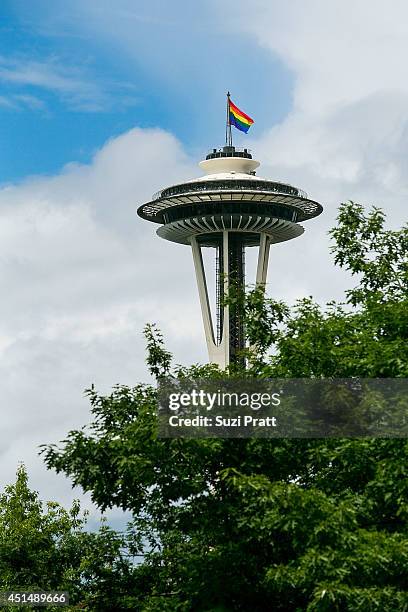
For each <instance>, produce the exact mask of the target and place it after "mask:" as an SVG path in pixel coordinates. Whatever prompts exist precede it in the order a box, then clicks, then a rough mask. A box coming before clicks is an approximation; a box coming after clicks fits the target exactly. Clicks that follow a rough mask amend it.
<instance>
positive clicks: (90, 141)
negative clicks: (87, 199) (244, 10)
mask: <svg viewBox="0 0 408 612" xmlns="http://www.w3.org/2000/svg"><path fill="white" fill-rule="evenodd" d="M112 6H113V5H112ZM98 8H99V9H100V10H99V11H98ZM109 13H111V15H112V9H111V8H109V3H106V2H104V1H102V2H87V1H86V0H84V2H76V1H75V0H73V1H72V2H68V3H66V2H61V1H60V0H54V1H53V2H48V1H45V2H43V1H42V0H36V2H35V3H32V2H24V1H21V2H20V1H14V2H13V1H6V2H3V3H2V7H1V9H0V16H1V22H0V88H1V89H0V132H1V141H0V167H1V176H0V182H1V183H7V182H10V181H16V180H19V179H22V178H23V177H25V176H27V175H32V174H50V173H54V172H56V171H57V170H58V169H59V168H60V167H61V166H63V165H64V164H66V163H68V162H72V161H75V162H89V160H90V159H91V157H92V155H93V154H94V152H95V150H96V149H98V148H100V147H101V146H102V145H103V143H104V142H105V141H106V140H108V139H109V138H112V137H115V136H117V135H118V134H120V133H122V132H125V131H127V130H129V129H130V128H132V127H134V126H140V127H143V128H146V127H161V128H163V129H165V130H169V131H171V132H172V133H173V134H175V135H176V136H177V137H178V138H179V139H180V140H181V142H182V143H183V144H184V146H185V148H186V150H187V151H189V152H192V153H194V154H195V155H196V156H197V157H201V155H202V154H203V153H204V152H205V151H206V150H207V149H209V148H211V147H212V146H219V145H221V144H222V140H223V135H224V121H225V92H226V90H227V89H230V91H231V93H232V96H233V98H232V99H233V100H234V101H235V102H236V103H237V104H238V105H239V106H240V107H241V108H243V109H244V110H245V111H246V112H247V113H248V114H250V115H251V116H252V117H254V119H255V125H254V126H253V128H252V135H254V136H256V135H257V134H258V135H259V134H260V133H261V131H262V126H266V125H268V126H271V125H274V124H275V123H278V122H279V121H281V120H282V119H283V117H284V116H285V115H286V114H287V113H288V111H289V109H290V107H291V96H292V78H291V74H290V71H289V70H288V69H287V67H285V66H284V65H283V64H282V63H281V62H280V61H279V60H278V59H277V58H276V57H274V56H273V55H271V53H270V52H269V51H267V50H266V49H262V48H260V47H259V45H257V44H256V43H255V41H254V40H253V39H251V37H249V36H248V35H245V34H243V33H242V34H241V35H239V36H237V33H236V32H235V31H234V30H233V29H229V28H228V27H225V26H226V25H227V26H228V23H224V20H223V19H222V18H221V17H220V15H219V13H218V12H217V11H216V10H214V5H213V4H212V3H211V2H209V3H191V2H184V1H182V2H177V3H169V2H165V1H163V2H159V1H157V0H155V1H153V2H146V3H144V2H143V3H135V2H129V3H127V2H125V3H123V10H122V12H121V11H120V10H119V8H118V9H117V10H114V11H113V18H114V19H116V20H117V21H118V27H119V28H120V29H121V34H120V35H119V36H117V37H115V36H113V34H115V23H113V24H112V26H113V27H112V29H113V33H112V31H111V30H110V27H109V23H110V20H109ZM105 19H106V21H105ZM226 19H228V17H226ZM236 138H237V142H238V143H243V142H245V136H241V134H239V133H237V134H236Z"/></svg>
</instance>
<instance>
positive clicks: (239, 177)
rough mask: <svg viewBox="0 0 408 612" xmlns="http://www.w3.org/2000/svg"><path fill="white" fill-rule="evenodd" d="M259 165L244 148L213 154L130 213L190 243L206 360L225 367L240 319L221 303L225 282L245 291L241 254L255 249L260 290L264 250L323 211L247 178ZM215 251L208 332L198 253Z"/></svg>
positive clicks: (276, 186) (235, 350) (272, 184)
mask: <svg viewBox="0 0 408 612" xmlns="http://www.w3.org/2000/svg"><path fill="white" fill-rule="evenodd" d="M258 166H259V162H257V161H255V160H253V159H252V155H251V154H250V153H249V152H248V150H247V149H243V150H240V149H237V148H235V147H233V146H225V147H223V148H222V149H213V150H212V151H211V153H209V154H208V155H207V157H206V159H205V160H203V161H202V162H200V167H201V168H202V170H203V171H204V172H205V175H204V176H202V177H200V178H197V179H193V180H191V181H188V182H186V183H182V184H179V185H173V186H172V187H167V188H165V189H162V190H161V191H159V192H158V193H157V194H155V195H154V196H153V199H152V200H151V201H150V202H147V203H146V204H143V205H142V206H140V207H139V209H138V211H137V212H138V214H139V216H140V217H142V218H143V219H146V220H148V221H153V222H155V223H160V224H161V225H160V227H159V229H158V230H157V234H158V235H159V236H160V237H161V238H165V239H166V240H170V241H172V242H178V243H182V244H186V245H190V246H191V249H192V253H193V260H194V267H195V272H196V277H197V285H198V292H199V297H200V304H201V311H202V316H203V323H204V331H205V337H206V341H207V347H208V355H209V359H210V362H212V363H216V364H218V365H219V366H220V367H221V368H225V367H226V366H228V365H229V364H230V363H233V362H237V361H239V360H242V357H241V356H240V353H241V352H242V349H243V348H244V346H245V340H244V328H243V320H242V313H241V312H240V311H239V309H238V308H233V307H230V306H228V305H225V304H224V303H223V301H224V300H223V296H224V295H225V292H226V291H227V290H228V284H229V283H230V282H232V281H233V282H234V283H235V284H236V285H238V286H239V287H241V288H242V289H244V287H245V249H246V248H247V247H253V246H255V247H256V246H258V247H259V252H258V265H257V272H256V279H255V282H256V284H257V285H259V284H265V282H266V276H267V271H268V259H269V248H270V245H271V244H274V243H277V242H283V241H285V240H291V239H292V238H296V237H297V236H300V235H301V234H302V233H303V232H304V229H303V227H302V226H301V225H299V222H301V221H306V220H308V219H311V218H312V217H316V216H317V215H319V214H320V213H321V212H322V210H323V208H322V206H321V205H320V204H318V203H317V202H315V201H313V200H310V199H309V198H308V197H307V194H306V193H304V192H303V191H301V190H300V189H297V188H296V187H292V186H291V185H286V184H284V183H279V182H276V181H270V180H267V179H263V178H259V177H257V176H256V175H255V170H256V168H258ZM205 247H208V248H215V249H216V296H217V304H216V319H217V324H216V327H215V328H214V325H213V322H212V316H211V308H210V300H209V295H208V289H207V281H206V275H205V270H204V264H203V257H202V249H203V248H205Z"/></svg>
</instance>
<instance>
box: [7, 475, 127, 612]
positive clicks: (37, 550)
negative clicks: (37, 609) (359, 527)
mask: <svg viewBox="0 0 408 612" xmlns="http://www.w3.org/2000/svg"><path fill="white" fill-rule="evenodd" d="M124 545H125V542H124V539H123V537H122V536H121V535H120V534H117V533H115V532H114V531H113V530H111V529H110V528H109V527H108V526H107V525H106V524H102V525H101V527H100V529H99V531H98V532H96V533H91V532H89V531H86V514H84V513H81V510H80V506H79V503H78V502H75V503H74V504H73V506H72V508H71V509H70V510H65V509H64V508H63V507H62V506H60V505H59V504H58V503H56V502H48V503H47V504H44V503H43V502H42V501H41V500H40V499H39V497H38V493H36V492H34V491H31V490H30V489H29V487H28V478H27V472H26V470H25V468H24V467H23V466H21V467H19V469H18V471H17V479H16V482H15V484H13V485H9V486H8V487H6V488H5V491H4V493H3V494H2V495H1V496H0V590H1V591H2V592H4V591H18V590H20V591H21V590H22V591H33V590H34V591H35V590H37V591H52V590H54V591H55V590H57V591H68V592H69V595H70V602H71V603H72V606H70V608H69V609H71V610H73V609H81V610H96V609H98V610H112V605H115V604H120V607H122V609H125V604H126V602H128V601H130V600H131V598H129V596H128V594H127V589H129V588H130V582H131V579H132V572H133V565H132V564H131V563H130V562H129V560H128V559H127V557H126V556H124V554H123V547H124ZM134 587H135V585H133V588H134ZM132 607H133V605H130V606H129V609H132ZM7 609H8V608H7ZM15 609H16V607H15V606H13V607H10V610H15ZM22 609H26V607H24V608H22ZM41 609H42V608H41ZM54 609H60V608H54Z"/></svg>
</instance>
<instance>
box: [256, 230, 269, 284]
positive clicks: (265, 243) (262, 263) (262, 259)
mask: <svg viewBox="0 0 408 612" xmlns="http://www.w3.org/2000/svg"><path fill="white" fill-rule="evenodd" d="M270 246H271V239H270V238H269V236H268V235H267V234H261V236H260V242H259V253H258V265H257V268H256V281H255V282H256V286H257V287H259V285H265V284H266V278H267V275H268V261H269V249H270Z"/></svg>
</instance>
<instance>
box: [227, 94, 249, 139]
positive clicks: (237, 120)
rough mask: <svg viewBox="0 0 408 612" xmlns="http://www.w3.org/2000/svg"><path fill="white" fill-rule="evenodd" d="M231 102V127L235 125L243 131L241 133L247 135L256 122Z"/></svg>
mask: <svg viewBox="0 0 408 612" xmlns="http://www.w3.org/2000/svg"><path fill="white" fill-rule="evenodd" d="M228 101H229V108H228V110H229V122H230V125H234V126H235V127H236V128H238V129H239V130H241V132H245V134H246V133H247V131H248V130H249V128H250V127H251V125H252V124H253V122H254V120H253V119H251V117H248V115H246V114H245V113H243V112H242V110H239V108H238V106H235V104H234V103H233V102H231V100H228Z"/></svg>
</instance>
